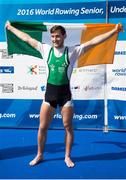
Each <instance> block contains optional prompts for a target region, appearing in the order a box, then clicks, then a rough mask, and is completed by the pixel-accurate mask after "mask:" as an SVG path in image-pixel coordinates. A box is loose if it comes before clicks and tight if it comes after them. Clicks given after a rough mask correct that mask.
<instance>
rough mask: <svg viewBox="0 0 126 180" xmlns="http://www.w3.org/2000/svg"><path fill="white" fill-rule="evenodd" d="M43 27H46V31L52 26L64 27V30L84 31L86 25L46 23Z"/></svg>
mask: <svg viewBox="0 0 126 180" xmlns="http://www.w3.org/2000/svg"><path fill="white" fill-rule="evenodd" d="M44 25H46V26H47V30H49V29H51V28H52V27H53V26H54V25H61V26H63V27H65V28H66V29H80V28H83V29H86V27H87V26H86V25H84V24H82V23H57V22H56V23H54V22H53V23H48V22H44Z"/></svg>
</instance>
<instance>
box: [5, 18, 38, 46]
mask: <svg viewBox="0 0 126 180" xmlns="http://www.w3.org/2000/svg"><path fill="white" fill-rule="evenodd" d="M5 28H6V29H7V30H9V31H11V32H12V33H13V34H15V35H16V36H17V37H18V38H20V39H21V40H22V41H24V42H27V43H28V44H29V45H31V46H32V47H33V48H37V44H38V41H37V40H36V39H34V38H32V37H31V36H29V34H27V33H24V32H22V31H20V30H18V29H17V28H15V27H13V26H12V25H11V23H10V22H9V21H7V22H6V24H5Z"/></svg>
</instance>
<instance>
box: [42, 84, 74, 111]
mask: <svg viewBox="0 0 126 180" xmlns="http://www.w3.org/2000/svg"><path fill="white" fill-rule="evenodd" d="M67 101H71V91H70V86H69V84H67V85H60V86H57V85H52V84H49V83H47V87H46V93H45V102H48V103H49V104H50V105H51V106H52V107H54V108H56V107H57V105H59V106H64V104H65V103H66V102H67Z"/></svg>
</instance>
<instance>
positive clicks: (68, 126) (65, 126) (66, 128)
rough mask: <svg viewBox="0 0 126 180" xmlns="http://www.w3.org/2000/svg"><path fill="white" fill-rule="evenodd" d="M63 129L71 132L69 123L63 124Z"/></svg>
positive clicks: (71, 128)
mask: <svg viewBox="0 0 126 180" xmlns="http://www.w3.org/2000/svg"><path fill="white" fill-rule="evenodd" d="M64 128H65V130H66V131H69V132H70V131H72V130H73V127H72V124H71V123H64Z"/></svg>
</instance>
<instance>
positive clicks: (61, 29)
mask: <svg viewBox="0 0 126 180" xmlns="http://www.w3.org/2000/svg"><path fill="white" fill-rule="evenodd" d="M57 30H60V32H61V34H62V35H65V34H66V30H65V28H64V27H63V26H60V25H55V26H53V27H52V28H51V29H50V33H51V34H52V33H54V32H55V31H57Z"/></svg>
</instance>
